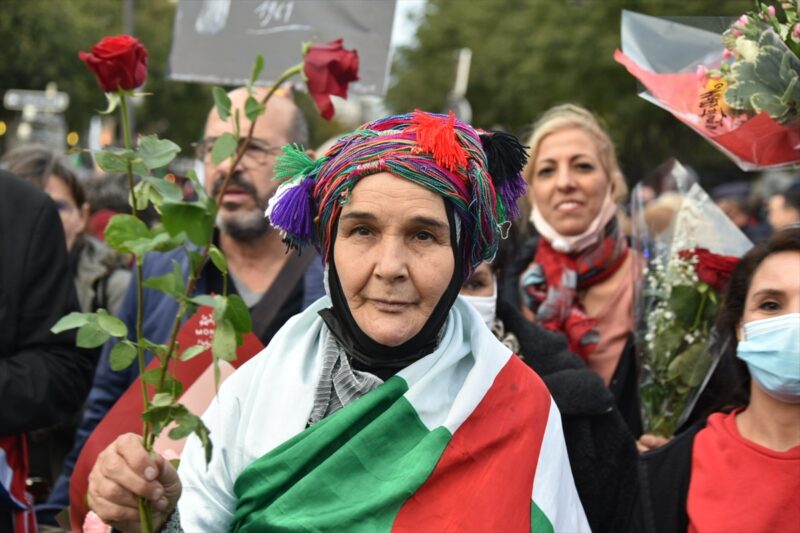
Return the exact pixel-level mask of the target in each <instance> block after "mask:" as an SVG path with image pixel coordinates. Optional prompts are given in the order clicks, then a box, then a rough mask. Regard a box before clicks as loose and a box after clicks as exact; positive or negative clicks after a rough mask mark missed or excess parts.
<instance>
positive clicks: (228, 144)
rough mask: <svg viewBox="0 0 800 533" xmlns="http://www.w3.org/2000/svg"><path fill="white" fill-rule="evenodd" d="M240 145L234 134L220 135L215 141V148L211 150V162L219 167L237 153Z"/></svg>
mask: <svg viewBox="0 0 800 533" xmlns="http://www.w3.org/2000/svg"><path fill="white" fill-rule="evenodd" d="M238 143H239V141H238V140H237V139H236V137H234V136H233V134H232V133H223V134H222V135H220V136H219V137H218V138H217V140H216V141H214V146H213V147H212V148H211V162H212V163H214V164H215V165H219V164H220V163H222V162H223V161H225V160H226V159H228V158H229V157H231V156H232V155H233V154H235V153H236V147H237V146H238Z"/></svg>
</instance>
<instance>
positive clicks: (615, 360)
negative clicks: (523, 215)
mask: <svg viewBox="0 0 800 533" xmlns="http://www.w3.org/2000/svg"><path fill="white" fill-rule="evenodd" d="M528 144H529V146H530V148H529V150H530V158H529V160H528V164H527V166H526V168H525V171H524V174H525V178H526V180H527V183H528V199H529V200H530V203H531V205H532V211H531V217H530V220H531V222H532V223H533V226H534V228H535V230H536V232H537V234H538V235H537V236H536V237H534V238H532V239H530V240H529V241H528V242H526V243H525V245H524V246H522V248H521V251H520V253H519V254H518V256H517V258H516V260H515V262H514V265H513V266H512V268H511V269H510V272H509V274H508V275H507V276H506V280H505V283H504V291H503V292H504V296H506V297H507V298H508V299H509V300H510V301H512V302H514V303H515V304H516V305H518V306H519V307H520V308H521V309H522V311H523V313H524V314H525V315H526V317H527V318H528V319H529V320H531V321H535V322H537V323H539V324H541V325H542V326H544V327H545V328H547V329H549V330H552V331H559V332H562V333H563V334H564V335H566V336H567V340H568V341H569V349H570V351H571V352H573V353H575V354H577V355H579V356H580V357H581V358H582V359H583V360H584V361H585V362H586V364H587V365H588V366H589V368H591V369H592V370H594V371H595V372H597V373H598V374H599V375H600V377H601V378H602V379H603V382H604V383H605V384H606V386H608V387H609V388H610V389H611V392H612V393H613V394H614V397H615V399H616V402H617V406H618V407H619V409H620V412H621V413H622V415H623V417H624V418H625V420H626V422H627V423H628V426H629V427H630V429H631V431H632V432H633V433H634V435H636V436H638V435H639V434H641V420H640V415H639V406H638V395H637V385H636V374H635V371H636V365H635V357H634V351H633V341H632V334H631V333H632V330H633V273H632V256H631V253H630V252H629V248H628V244H627V242H626V240H625V236H624V235H623V234H622V232H621V231H620V227H619V223H618V221H617V210H618V202H620V201H621V200H622V199H623V198H624V197H625V195H626V193H627V187H626V185H625V179H624V177H623V175H622V172H621V171H620V169H619V166H618V164H617V158H616V155H615V154H614V146H613V144H612V143H611V139H610V138H609V136H608V133H607V132H606V131H605V130H604V129H603V128H602V127H601V126H600V124H599V122H598V121H597V119H596V118H595V117H594V115H592V114H591V113H590V112H589V111H587V110H585V109H583V108H580V107H577V106H574V105H570V104H566V105H561V106H558V107H554V108H553V109H550V110H549V111H547V112H546V113H545V114H544V115H543V116H542V117H541V119H539V121H538V122H537V123H536V125H535V127H534V131H533V134H532V135H531V138H530V140H529V141H528Z"/></svg>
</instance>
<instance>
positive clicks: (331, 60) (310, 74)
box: [303, 39, 358, 120]
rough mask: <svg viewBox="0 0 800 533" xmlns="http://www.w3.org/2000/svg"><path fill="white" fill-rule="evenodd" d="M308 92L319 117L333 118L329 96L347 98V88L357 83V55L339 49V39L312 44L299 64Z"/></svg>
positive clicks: (352, 51) (340, 44)
mask: <svg viewBox="0 0 800 533" xmlns="http://www.w3.org/2000/svg"><path fill="white" fill-rule="evenodd" d="M303 73H305V75H306V79H307V80H308V81H307V85H308V92H309V94H311V98H313V99H314V103H315V104H316V106H317V109H319V112H320V113H321V114H322V118H324V119H325V120H330V119H331V118H332V117H333V103H332V102H331V98H330V96H331V95H335V96H340V97H342V98H347V85H348V84H349V83H350V82H351V81H356V80H358V52H356V51H355V50H345V49H344V48H342V40H341V39H336V40H335V41H331V42H329V43H325V44H312V45H311V46H310V47H309V49H308V51H307V52H306V56H305V60H304V61H303Z"/></svg>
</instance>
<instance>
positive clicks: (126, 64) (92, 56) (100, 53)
mask: <svg viewBox="0 0 800 533" xmlns="http://www.w3.org/2000/svg"><path fill="white" fill-rule="evenodd" d="M78 57H79V58H80V60H81V61H83V62H84V63H86V66H87V67H89V70H91V71H92V72H94V75H95V77H96V78H97V83H98V85H100V88H101V89H103V92H107V93H110V92H116V91H121V90H122V91H131V90H133V89H135V88H137V87H140V86H141V85H142V84H143V83H144V81H145V80H146V79H147V50H146V49H145V47H144V46H143V45H142V43H140V42H139V41H138V40H137V39H135V38H134V37H131V36H130V35H116V36H114V37H104V38H103V39H102V40H101V41H100V42H99V43H97V44H96V45H94V46H92V51H91V53H86V52H78Z"/></svg>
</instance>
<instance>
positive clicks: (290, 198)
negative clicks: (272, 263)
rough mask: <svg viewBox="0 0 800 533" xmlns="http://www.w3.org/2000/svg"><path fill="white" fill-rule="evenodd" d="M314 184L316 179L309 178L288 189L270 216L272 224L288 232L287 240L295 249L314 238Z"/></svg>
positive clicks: (276, 203)
mask: <svg viewBox="0 0 800 533" xmlns="http://www.w3.org/2000/svg"><path fill="white" fill-rule="evenodd" d="M314 184H315V181H314V178H313V177H308V178H305V179H303V180H302V181H300V183H298V184H297V185H295V186H294V187H289V188H287V189H286V190H285V191H283V192H282V194H281V197H280V198H278V200H277V201H276V202H275V205H274V206H273V208H272V211H271V212H270V214H269V220H270V223H271V224H272V225H273V226H275V227H276V228H280V229H281V230H283V231H284V232H286V239H285V240H286V241H288V244H289V245H290V246H292V247H294V248H298V249H299V248H300V247H302V246H304V245H306V244H310V243H311V241H312V240H313V237H314V203H313V200H312V198H311V191H312V189H313V188H314Z"/></svg>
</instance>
